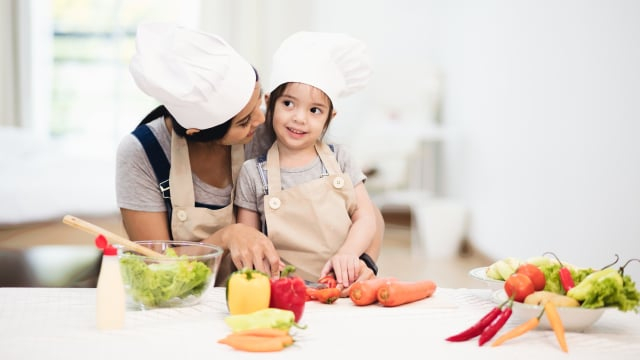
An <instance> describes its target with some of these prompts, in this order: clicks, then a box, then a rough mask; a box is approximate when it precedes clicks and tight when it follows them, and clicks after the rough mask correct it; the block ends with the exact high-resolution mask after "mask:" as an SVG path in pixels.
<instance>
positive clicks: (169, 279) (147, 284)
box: [120, 249, 211, 307]
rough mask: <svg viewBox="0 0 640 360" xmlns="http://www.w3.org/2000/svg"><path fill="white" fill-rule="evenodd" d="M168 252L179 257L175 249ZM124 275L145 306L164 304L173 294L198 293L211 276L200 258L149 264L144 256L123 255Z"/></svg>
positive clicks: (187, 294)
mask: <svg viewBox="0 0 640 360" xmlns="http://www.w3.org/2000/svg"><path fill="white" fill-rule="evenodd" d="M167 255H169V256H174V257H177V255H176V254H175V252H174V251H173V250H172V249H169V250H167ZM120 265H121V266H120V269H121V272H122V279H123V281H124V283H125V284H126V285H128V292H129V294H130V295H131V297H132V298H133V299H134V300H136V301H138V302H140V303H142V304H143V305H144V306H146V307H157V306H162V304H163V303H165V302H167V301H169V300H171V299H174V298H186V297H188V296H190V295H195V296H198V295H200V294H201V293H202V292H203V291H204V290H205V288H206V286H207V284H208V283H209V278H210V276H211V270H210V269H209V267H208V266H207V265H206V264H204V263H203V262H201V261H189V260H187V259H186V258H185V259H183V260H178V261H170V262H164V263H162V262H161V263H154V264H150V265H147V264H146V263H145V262H144V261H143V260H142V259H141V258H138V257H135V256H125V257H123V258H121V259H120Z"/></svg>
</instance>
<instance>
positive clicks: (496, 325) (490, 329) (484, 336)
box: [478, 302, 513, 346]
mask: <svg viewBox="0 0 640 360" xmlns="http://www.w3.org/2000/svg"><path fill="white" fill-rule="evenodd" d="M512 305H513V302H510V303H509V305H508V306H507V307H505V308H504V309H502V312H501V313H500V315H499V316H498V317H497V318H496V319H495V320H493V322H492V323H491V324H490V325H489V326H487V327H486V328H484V330H482V333H481V334H480V338H478V345H480V346H482V345H484V344H485V343H486V342H487V341H489V340H491V338H493V336H494V335H495V334H496V333H497V332H498V331H499V330H500V329H502V327H503V326H504V324H505V323H506V322H507V320H509V318H510V317H511V313H512V312H513V310H512V309H511V306H512Z"/></svg>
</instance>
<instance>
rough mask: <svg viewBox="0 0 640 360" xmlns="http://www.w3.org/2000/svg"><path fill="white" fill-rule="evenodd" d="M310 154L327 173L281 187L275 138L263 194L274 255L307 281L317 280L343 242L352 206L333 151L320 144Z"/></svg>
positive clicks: (348, 186) (348, 187) (347, 182)
mask: <svg viewBox="0 0 640 360" xmlns="http://www.w3.org/2000/svg"><path fill="white" fill-rule="evenodd" d="M316 152H317V153H318V155H319V156H320V160H321V161H322V163H323V164H324V166H325V168H326V169H327V172H328V173H329V175H328V176H323V177H321V178H319V179H316V180H313V181H310V182H307V183H305V184H301V185H298V186H295V187H292V188H289V189H287V190H282V187H281V185H280V159H279V153H278V142H275V143H274V144H273V146H272V147H271V149H269V152H268V153H267V184H268V195H265V197H264V212H265V218H266V224H267V231H268V233H269V239H271V241H273V244H274V245H275V247H276V249H277V250H278V254H279V255H280V258H281V259H282V260H283V261H284V262H285V263H287V264H292V265H294V266H295V267H296V275H298V276H300V277H302V278H303V279H305V280H308V281H317V280H318V278H319V277H320V271H321V270H322V267H323V266H324V264H325V263H326V262H327V260H329V258H330V257H331V256H333V255H334V254H335V253H336V251H338V249H339V248H340V246H341V245H342V244H343V243H344V241H345V239H346V237H347V233H348V231H349V228H350V226H351V216H350V215H351V214H352V213H353V211H355V207H356V201H355V192H354V190H353V184H352V183H351V180H350V179H349V177H348V176H345V175H343V174H342V171H341V170H340V166H339V164H338V161H337V160H336V158H335V154H333V152H332V151H331V149H329V146H327V145H326V144H324V143H322V142H319V143H317V144H316Z"/></svg>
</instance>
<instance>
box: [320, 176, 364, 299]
mask: <svg viewBox="0 0 640 360" xmlns="http://www.w3.org/2000/svg"><path fill="white" fill-rule="evenodd" d="M355 193H356V202H357V207H356V210H355V211H354V213H353V214H352V216H351V222H352V224H351V227H350V228H349V233H348V234H347V238H346V239H345V242H344V244H342V246H341V247H340V249H339V250H338V252H337V253H336V254H335V255H334V256H333V257H331V259H329V261H328V262H327V263H326V264H325V266H324V267H323V269H322V272H321V276H324V275H326V274H327V273H328V272H329V271H330V270H331V269H333V271H334V273H335V275H336V280H337V282H338V284H342V286H343V287H345V288H346V287H348V286H349V285H350V284H351V283H352V282H354V281H355V279H357V278H358V274H359V266H360V255H361V254H362V253H363V252H365V250H367V249H368V248H369V246H370V245H371V243H372V240H373V238H374V234H375V231H376V216H375V212H374V208H373V203H372V202H371V199H370V198H369V193H368V192H367V189H366V187H365V186H364V184H363V183H362V182H361V183H359V184H357V185H356V186H355Z"/></svg>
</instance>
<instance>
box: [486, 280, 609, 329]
mask: <svg viewBox="0 0 640 360" xmlns="http://www.w3.org/2000/svg"><path fill="white" fill-rule="evenodd" d="M492 297H493V301H494V302H495V303H496V304H502V303H503V302H505V301H506V300H507V299H508V297H507V294H506V293H505V292H504V290H496V291H495V292H494V293H493V296H492ZM542 308H543V306H540V305H529V304H523V303H519V302H514V303H513V314H512V317H513V318H514V319H516V320H517V321H520V322H525V321H527V320H529V319H531V318H532V317H536V316H538V315H540V312H541V311H542ZM557 309H558V314H560V319H562V325H563V326H564V328H565V330H566V331H571V332H582V331H584V330H585V329H587V328H588V327H589V326H591V325H593V323H595V322H596V321H598V319H600V317H601V316H602V314H603V313H604V311H605V310H606V309H607V308H599V309H584V308H580V307H557ZM538 328H541V329H550V328H551V326H550V325H549V321H548V320H547V316H546V315H542V317H541V318H540V324H539V325H538Z"/></svg>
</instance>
